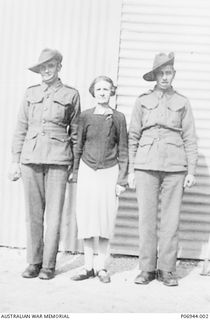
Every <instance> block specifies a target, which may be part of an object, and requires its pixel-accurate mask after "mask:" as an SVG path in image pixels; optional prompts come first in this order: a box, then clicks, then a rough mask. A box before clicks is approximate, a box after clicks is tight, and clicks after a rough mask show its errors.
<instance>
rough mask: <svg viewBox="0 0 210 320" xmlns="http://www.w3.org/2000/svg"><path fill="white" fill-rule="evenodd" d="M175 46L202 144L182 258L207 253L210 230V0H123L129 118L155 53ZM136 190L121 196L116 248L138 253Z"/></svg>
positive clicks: (187, 201)
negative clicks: (144, 75) (143, 76)
mask: <svg viewBox="0 0 210 320" xmlns="http://www.w3.org/2000/svg"><path fill="white" fill-rule="evenodd" d="M170 51H174V52H175V55H176V59H175V68H176V70H177V74H176V78H175V81H174V87H176V89H177V90H178V91H179V92H180V93H182V94H184V95H186V96H187V97H188V98H189V99H190V101H191V104H192V108H193V112H194V115H195V120H196V128H197V135H198V145H199V161H198V169H197V185H196V186H194V187H193V188H192V189H191V190H187V191H186V192H185V195H184V199H183V206H182V212H181V225H180V249H179V257H184V258H203V257H204V256H205V251H206V245H207V241H208V237H209V234H210V87H209V79H210V4H209V1H207V0H182V1H181V0H176V1H168V0H158V1H156V0H123V9H122V23H121V42H120V53H119V55H120V57H119V78H118V98H117V106H118V109H119V110H120V111H122V112H124V113H125V114H126V117H127V120H128V122H129V120H130V115H131V111H132V108H133V105H134V101H135V99H136V97H137V96H138V95H139V94H141V93H143V92H144V91H146V90H148V89H149V88H151V84H150V83H147V82H146V81H144V80H143V79H142V75H143V74H144V73H145V72H147V71H149V70H151V67H152V64H153V58H154V55H155V54H156V53H158V52H170ZM137 220H138V212H137V201H136V196H135V192H134V191H131V190H128V191H127V192H126V193H125V194H124V195H123V196H122V198H121V202H120V209H119V214H118V218H117V222H116V233H115V237H114V240H113V244H112V246H113V252H117V253H125V254H128V253H130V254H138V221H137Z"/></svg>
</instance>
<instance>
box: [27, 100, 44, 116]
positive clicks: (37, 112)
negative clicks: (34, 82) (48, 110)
mask: <svg viewBox="0 0 210 320" xmlns="http://www.w3.org/2000/svg"><path fill="white" fill-rule="evenodd" d="M28 102H29V112H28V115H29V121H30V120H34V119H36V120H39V119H40V118H41V116H42V102H43V98H37V99H35V98H29V99H28Z"/></svg>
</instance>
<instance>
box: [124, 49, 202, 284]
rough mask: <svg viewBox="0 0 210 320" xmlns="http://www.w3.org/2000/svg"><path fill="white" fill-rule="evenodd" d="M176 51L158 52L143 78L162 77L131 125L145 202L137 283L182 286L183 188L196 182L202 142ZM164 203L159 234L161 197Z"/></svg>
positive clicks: (137, 182)
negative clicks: (178, 76) (179, 83)
mask: <svg viewBox="0 0 210 320" xmlns="http://www.w3.org/2000/svg"><path fill="white" fill-rule="evenodd" d="M174 76H175V70H174V54H173V53H169V54H168V55H167V54H164V53H160V54H157V55H156V56H155V59H154V65H153V69H152V70H151V71H150V72H148V73H146V74H145V75H144V76H143V78H144V80H146V81H156V85H155V87H154V89H153V90H150V91H149V92H147V93H145V94H142V95H141V96H140V97H138V98H137V100H136V103H135V106H134V109H133V113H132V117H131V123H130V129H129V161H130V166H129V178H128V180H129V185H130V187H135V186H136V192H137V200H138V206H139V233H140V248H139V250H140V256H139V260H140V270H141V272H140V274H139V275H138V276H137V277H136V279H135V283H136V284H148V283H149V282H150V281H152V280H153V279H155V278H156V277H157V279H158V280H159V281H162V282H163V283H164V284H165V285H167V286H177V285H178V281H177V277H176V274H175V271H176V258H177V247H178V227H179V216H180V207H181V202H182V195H183V190H184V188H185V187H191V186H192V185H194V184H195V177H194V175H195V167H196V162H197V141H196V133H195V125H194V118H193V114H192V110H191V107H190V103H189V101H188V99H187V98H186V97H185V96H183V95H181V94H180V93H178V92H177V91H175V90H174V88H173V87H172V81H173V79H174ZM159 195H160V196H161V205H160V230H159V241H158V236H157V220H158V219H157V215H158V199H159Z"/></svg>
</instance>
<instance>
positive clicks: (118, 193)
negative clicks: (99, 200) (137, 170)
mask: <svg viewBox="0 0 210 320" xmlns="http://www.w3.org/2000/svg"><path fill="white" fill-rule="evenodd" d="M125 189H126V187H123V186H120V185H119V184H117V185H116V188H115V192H116V196H117V197H119V196H120V194H121V193H122V192H124V191H125Z"/></svg>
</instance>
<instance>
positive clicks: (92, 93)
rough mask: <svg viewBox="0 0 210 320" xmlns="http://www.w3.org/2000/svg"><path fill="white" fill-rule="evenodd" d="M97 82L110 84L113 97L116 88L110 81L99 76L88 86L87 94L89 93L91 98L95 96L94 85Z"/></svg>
mask: <svg viewBox="0 0 210 320" xmlns="http://www.w3.org/2000/svg"><path fill="white" fill-rule="evenodd" d="M99 81H106V82H108V83H110V84H111V96H114V95H115V92H116V89H117V87H116V86H115V85H114V83H113V81H112V79H111V78H109V77H106V76H99V77H97V78H95V79H94V80H93V82H92V83H91V85H90V87H89V92H90V93H91V95H92V96H93V97H95V95H94V87H95V84H96V83H97V82H99Z"/></svg>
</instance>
